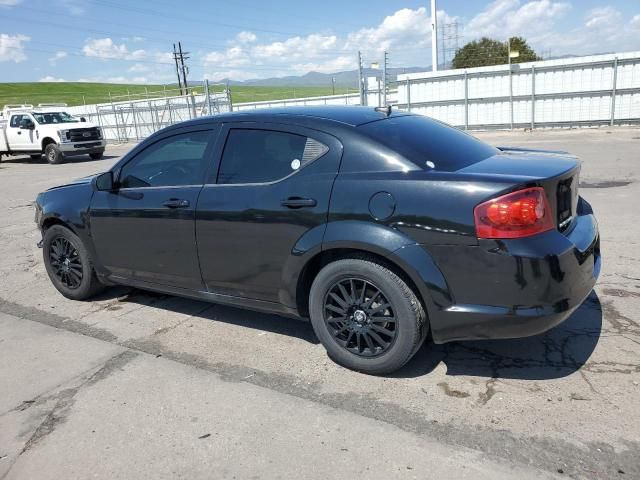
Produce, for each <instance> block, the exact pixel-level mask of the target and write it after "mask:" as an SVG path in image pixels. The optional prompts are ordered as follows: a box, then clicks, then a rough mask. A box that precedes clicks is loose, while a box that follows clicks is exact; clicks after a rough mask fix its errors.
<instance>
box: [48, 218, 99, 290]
mask: <svg viewBox="0 0 640 480" xmlns="http://www.w3.org/2000/svg"><path fill="white" fill-rule="evenodd" d="M42 253H43V257H44V265H45V268H46V269H47V274H48V275H49V278H50V279H51V282H52V283H53V286H54V287H56V289H57V290H58V291H59V292H60V293H61V294H62V295H64V296H65V297H67V298H70V299H72V300H86V299H88V298H90V297H92V296H94V295H95V294H97V293H98V292H100V291H101V290H102V289H103V288H104V285H102V284H101V283H100V281H99V280H98V278H97V277H96V274H95V271H94V269H93V261H92V259H91V256H90V255H89V252H88V251H87V249H86V248H85V246H84V245H83V244H82V241H81V240H80V238H78V236H77V235H76V234H75V233H73V232H72V231H71V230H69V229H68V228H65V227H63V226H62V225H53V226H52V227H50V228H48V229H47V230H46V232H45V234H44V239H43V248H42Z"/></svg>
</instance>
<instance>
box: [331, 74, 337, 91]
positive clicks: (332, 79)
mask: <svg viewBox="0 0 640 480" xmlns="http://www.w3.org/2000/svg"><path fill="white" fill-rule="evenodd" d="M331 93H332V95H335V94H336V77H331Z"/></svg>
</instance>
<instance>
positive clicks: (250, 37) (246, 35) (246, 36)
mask: <svg viewBox="0 0 640 480" xmlns="http://www.w3.org/2000/svg"><path fill="white" fill-rule="evenodd" d="M257 38H258V37H257V36H256V34H255V33H253V32H240V33H239V34H237V35H236V37H235V40H236V42H238V43H253V42H255V41H256V40H257Z"/></svg>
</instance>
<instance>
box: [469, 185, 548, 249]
mask: <svg viewBox="0 0 640 480" xmlns="http://www.w3.org/2000/svg"><path fill="white" fill-rule="evenodd" d="M473 214H474V216H475V219H476V232H477V234H478V238H522V237H529V236H531V235H535V234H536V233H541V232H546V231H548V230H551V229H553V226H554V225H553V220H552V213H551V208H549V202H548V201H547V195H546V193H545V192H544V189H543V188H542V187H533V188H525V189H524V190H519V191H517V192H513V193H509V194H507V195H503V196H502V197H498V198H494V199H492V200H489V201H487V202H484V203H481V204H480V205H478V206H477V207H476V208H475V209H474V211H473Z"/></svg>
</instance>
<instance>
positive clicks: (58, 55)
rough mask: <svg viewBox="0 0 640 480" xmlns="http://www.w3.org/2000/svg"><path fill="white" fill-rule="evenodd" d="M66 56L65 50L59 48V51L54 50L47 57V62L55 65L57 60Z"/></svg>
mask: <svg viewBox="0 0 640 480" xmlns="http://www.w3.org/2000/svg"><path fill="white" fill-rule="evenodd" d="M67 56H68V54H67V52H64V51H62V50H61V51H59V52H56V53H55V54H54V55H53V56H52V57H49V63H50V64H51V65H55V64H56V63H57V62H58V60H62V59H63V58H66V57H67Z"/></svg>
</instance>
